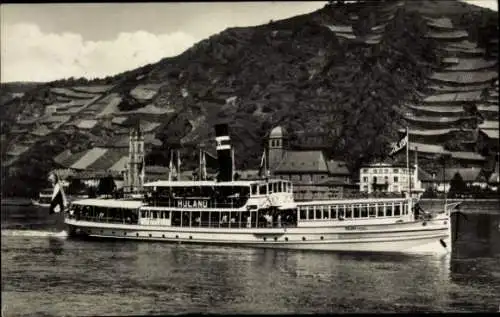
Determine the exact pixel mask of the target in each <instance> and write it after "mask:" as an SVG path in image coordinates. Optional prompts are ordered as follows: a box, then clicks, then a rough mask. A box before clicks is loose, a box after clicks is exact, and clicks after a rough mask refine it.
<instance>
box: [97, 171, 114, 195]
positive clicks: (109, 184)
mask: <svg viewBox="0 0 500 317" xmlns="http://www.w3.org/2000/svg"><path fill="white" fill-rule="evenodd" d="M115 189H116V184H115V180H114V179H113V176H111V175H108V176H106V177H104V178H101V179H100V180H99V185H98V186H97V193H98V194H99V195H111V194H112V193H113V191H114V190H115Z"/></svg>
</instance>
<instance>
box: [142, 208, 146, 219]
mask: <svg viewBox="0 0 500 317" xmlns="http://www.w3.org/2000/svg"><path fill="white" fill-rule="evenodd" d="M146 214H147V213H146V210H141V218H146Z"/></svg>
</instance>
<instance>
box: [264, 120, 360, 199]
mask: <svg viewBox="0 0 500 317" xmlns="http://www.w3.org/2000/svg"><path fill="white" fill-rule="evenodd" d="M267 143H268V151H267V152H268V153H267V157H268V158H267V162H269V164H268V168H269V172H270V174H271V176H273V177H277V178H280V179H286V180H290V181H292V182H293V185H294V195H295V199H297V200H307V199H332V198H341V197H343V196H344V194H345V193H347V192H351V191H357V189H356V188H355V185H354V184H353V183H352V181H351V173H350V172H349V170H348V169H347V166H346V164H345V162H342V161H338V160H333V159H327V157H326V156H325V153H324V151H323V150H321V149H318V150H313V149H307V150H303V149H294V150H292V149H289V147H288V137H287V135H286V132H285V130H284V129H283V128H282V127H280V126H277V127H275V128H273V129H272V130H271V132H270V134H269V137H268V142H267Z"/></svg>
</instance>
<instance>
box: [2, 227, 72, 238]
mask: <svg viewBox="0 0 500 317" xmlns="http://www.w3.org/2000/svg"><path fill="white" fill-rule="evenodd" d="M2 237H47V238H61V239H65V238H67V237H68V233H67V232H66V231H65V230H63V231H60V232H55V231H44V230H17V229H5V230H2Z"/></svg>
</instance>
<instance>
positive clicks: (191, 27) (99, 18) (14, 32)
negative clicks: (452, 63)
mask: <svg viewBox="0 0 500 317" xmlns="http://www.w3.org/2000/svg"><path fill="white" fill-rule="evenodd" d="M464 1H465V0H464ZM466 2H469V3H472V4H475V5H479V6H483V7H489V8H491V9H493V10H495V11H498V4H497V1H496V0H466ZM325 4H326V2H325V1H320V2H314V1H308V2H281V1H268V2H219V3H217V2H215V3H214V2H212V3H210V2H202V3H193V2H189V3H187V2H186V3H182V2H177V3H174V2H170V3H151V2H150V3H81V4H79V3H43V4H33V3H30V4H2V5H0V31H1V37H0V48H1V53H0V60H1V65H0V66H1V67H0V81H1V82H12V81H51V80H55V79H61V78H69V77H76V78H78V77H87V78H95V77H105V76H108V75H114V74H117V73H120V72H124V71H126V70H131V69H134V68H137V67H140V66H143V65H145V64H148V63H154V62H157V61H159V60H160V59H162V58H164V57H169V56H175V55H178V54H180V53H182V52H183V51H185V50H186V49H188V48H189V47H191V46H192V45H193V44H195V43H196V42H198V41H201V40H203V39H205V38H207V37H209V36H211V35H213V34H216V33H219V32H221V31H223V30H224V29H226V28H228V27H237V26H254V25H260V24H265V23H268V22H269V21H270V20H279V19H285V18H288V17H292V16H295V15H299V14H307V13H309V12H312V11H315V10H317V9H319V8H322V7H323V6H324V5H325Z"/></svg>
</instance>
